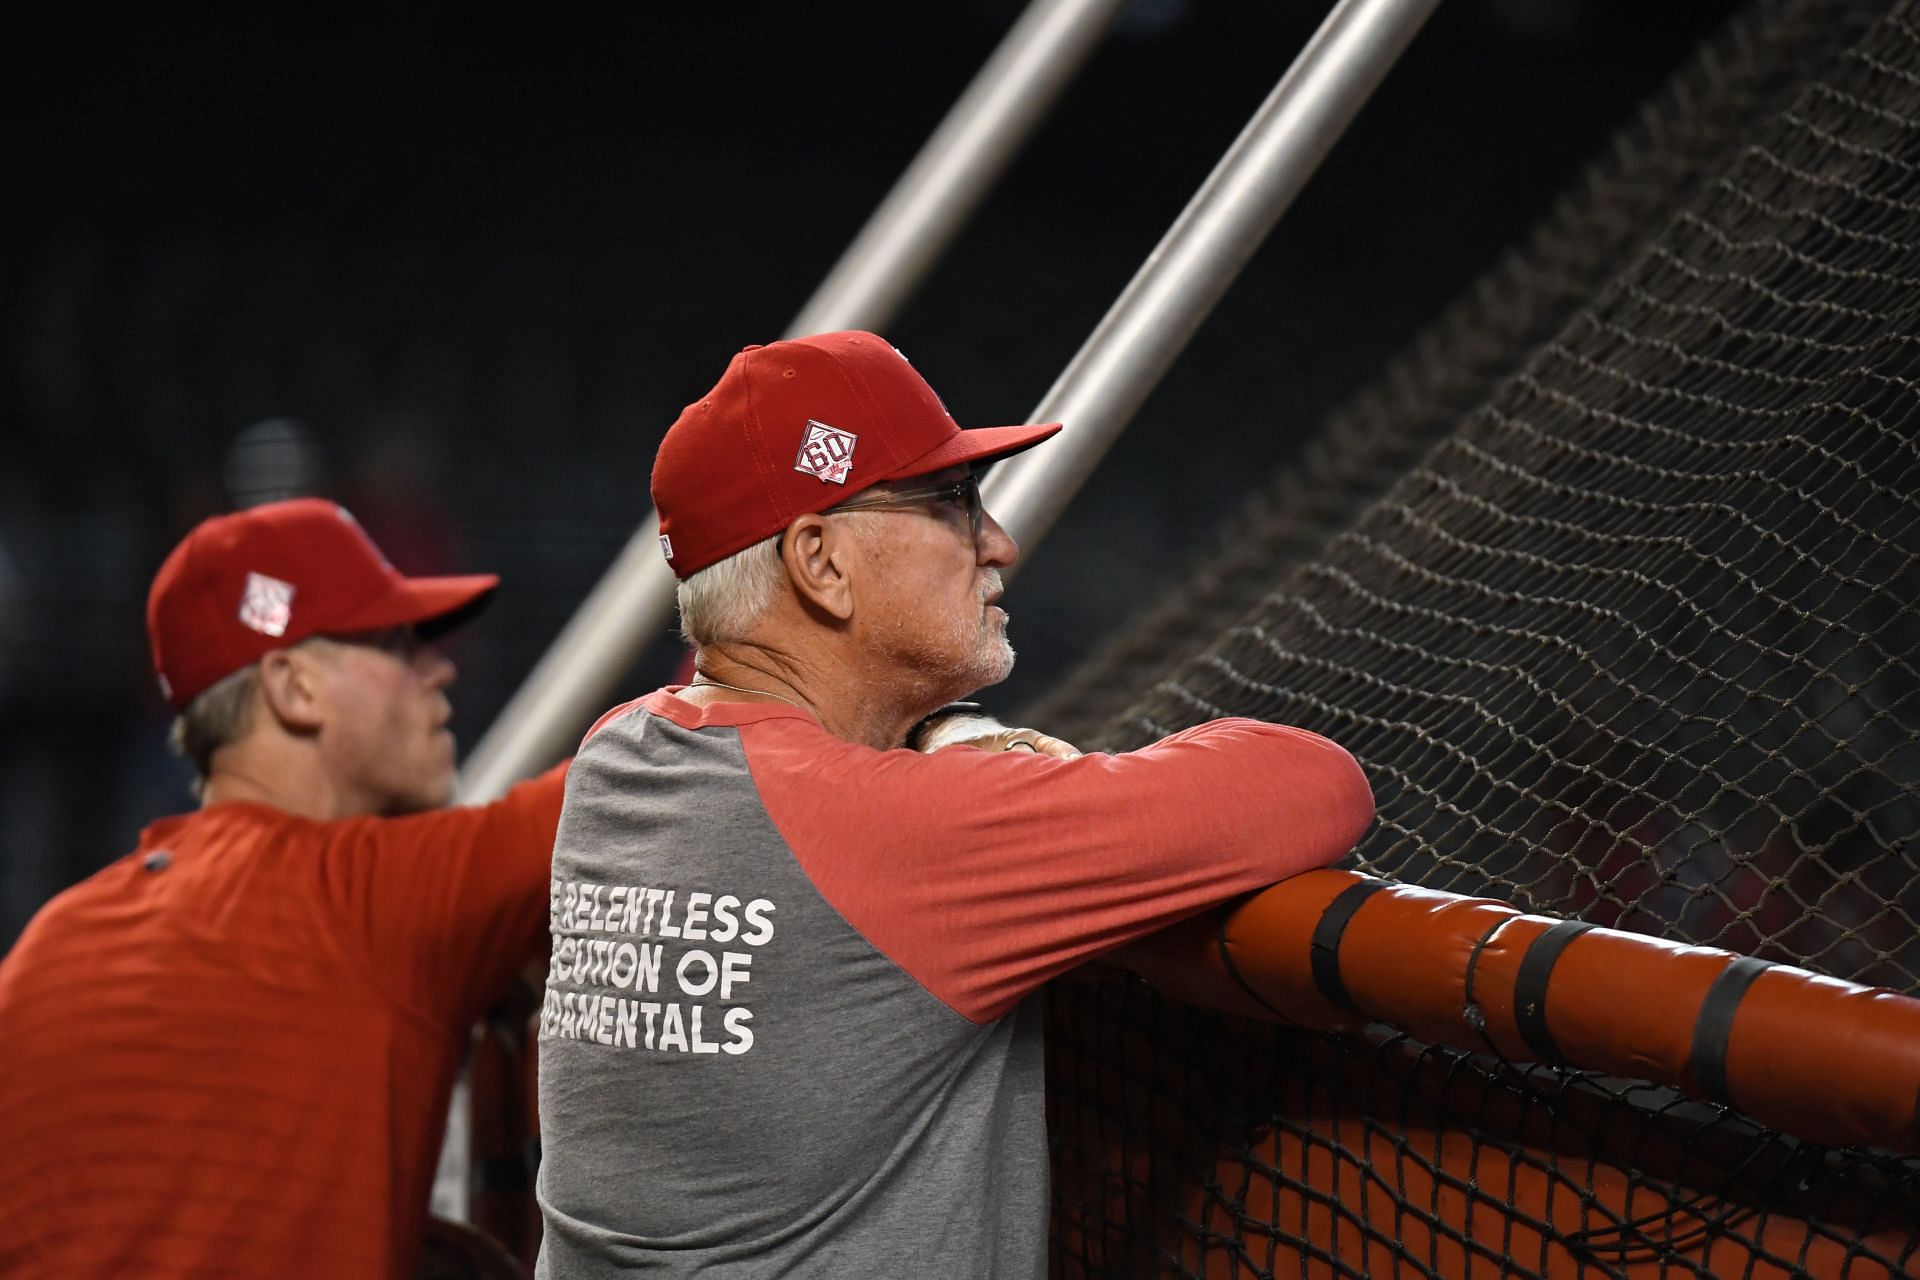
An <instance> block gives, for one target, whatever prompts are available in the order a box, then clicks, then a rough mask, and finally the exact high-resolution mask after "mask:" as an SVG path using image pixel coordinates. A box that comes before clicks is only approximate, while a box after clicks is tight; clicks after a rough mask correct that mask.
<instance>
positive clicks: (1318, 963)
mask: <svg viewBox="0 0 1920 1280" xmlns="http://www.w3.org/2000/svg"><path fill="white" fill-rule="evenodd" d="M1386 887H1387V882H1386V881H1385V880H1361V881H1358V882H1357V883H1355V884H1350V885H1348V886H1347V887H1346V888H1344V889H1342V890H1341V891H1340V892H1339V893H1338V894H1337V895H1336V896H1335V897H1334V899H1333V901H1332V902H1329V903H1328V904H1327V909H1326V910H1325V911H1323V912H1321V913H1320V923H1319V924H1316V925H1314V926H1313V941H1312V943H1311V951H1310V952H1309V957H1308V958H1309V959H1310V960H1311V961H1312V963H1313V985H1314V986H1316V987H1318V988H1320V994H1321V995H1323V996H1325V997H1326V998H1327V999H1329V1000H1331V1001H1333V1002H1334V1003H1335V1004H1337V1005H1339V1006H1340V1007H1341V1008H1342V1009H1352V1010H1353V1011H1354V1012H1355V1013H1361V1012H1364V1010H1362V1009H1361V1008H1360V1007H1359V1006H1358V1005H1356V1004H1354V1002H1353V997H1352V996H1350V995H1348V994H1347V984H1346V983H1345V982H1343V981H1341V980H1340V939H1341V936H1342V935H1344V934H1345V933H1346V931H1347V925H1348V924H1349V923H1351V922H1352V920H1353V913H1354V912H1356V911H1358V910H1359V909H1360V904H1362V903H1363V902H1365V901H1366V900H1367V899H1368V898H1371V897H1372V896H1373V895H1374V894H1376V893H1378V892H1380V891H1381V890H1382V889H1384V888H1386Z"/></svg>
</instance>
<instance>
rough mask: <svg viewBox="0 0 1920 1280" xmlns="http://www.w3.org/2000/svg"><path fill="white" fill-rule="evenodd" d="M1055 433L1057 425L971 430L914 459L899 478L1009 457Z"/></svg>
mask: <svg viewBox="0 0 1920 1280" xmlns="http://www.w3.org/2000/svg"><path fill="white" fill-rule="evenodd" d="M1059 430H1060V424H1059V423H1057V422H1044V423H1041V424H1039V425H1038V426H1031V427H973V428H970V429H969V430H966V431H962V432H961V433H960V434H959V435H956V436H954V437H953V438H952V439H950V440H948V441H946V442H945V443H944V444H942V445H940V446H939V447H938V448H936V449H934V450H933V451H932V452H930V453H927V454H925V455H923V456H921V457H919V458H916V459H915V460H914V462H913V469H912V470H911V471H903V472H901V473H900V475H903V476H905V475H925V474H926V473H928V472H929V471H944V470H946V469H947V468H948V467H964V466H967V465H969V464H971V463H977V462H993V461H995V460H996V459H999V458H1006V457H1011V456H1012V455H1013V454H1016V453H1019V452H1020V451H1021V450H1022V449H1031V448H1033V446H1035V445H1037V444H1039V443H1040V442H1041V441H1042V440H1045V439H1046V438H1047V437H1048V436H1051V435H1053V434H1055V433H1056V432H1058V431H1059ZM890 478H893V479H898V478H899V477H897V476H896V477H890Z"/></svg>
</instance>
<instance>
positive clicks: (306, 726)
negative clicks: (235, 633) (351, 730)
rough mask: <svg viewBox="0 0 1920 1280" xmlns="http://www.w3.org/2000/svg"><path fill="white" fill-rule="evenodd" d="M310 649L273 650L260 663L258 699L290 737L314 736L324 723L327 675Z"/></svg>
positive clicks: (318, 658) (319, 657) (317, 657)
mask: <svg viewBox="0 0 1920 1280" xmlns="http://www.w3.org/2000/svg"><path fill="white" fill-rule="evenodd" d="M321 668H322V660H321V656H320V655H319V654H318V653H316V652H314V651H313V650H311V649H302V648H293V649H276V650H274V651H273V652H272V653H269V654H268V655H266V656H265V657H264V658H262V659H260V696H261V697H262V699H264V700H265V702H266V705H267V710H268V712H269V713H271V714H272V716H273V718H274V719H276V720H278V721H279V722H280V724H281V726H282V727H284V728H285V729H286V730H287V731H288V732H289V733H313V732H315V731H316V730H318V729H319V728H320V726H321V723H322V722H323V721H324V720H325V719H326V714H325V712H326V675H327V673H326V672H325V671H323V670H322V669H321Z"/></svg>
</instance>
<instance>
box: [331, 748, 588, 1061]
mask: <svg viewBox="0 0 1920 1280" xmlns="http://www.w3.org/2000/svg"><path fill="white" fill-rule="evenodd" d="M566 770H567V766H566V765H565V764H561V765H557V766H555V767H554V768H553V769H550V770H548V771H547V772H546V773H543V774H541V775H540V776H538V777H536V778H532V779H530V780H528V781H526V782H523V783H521V784H519V785H518V786H516V787H514V788H513V789H512V790H510V791H508V792H507V794H506V795H504V796H502V797H501V798H500V799H498V800H496V801H494V802H493V803H491V804H486V805H476V806H472V807H462V808H453V809H442V810H437V811H435V812H432V813H422V814H414V815H411V816H408V817H403V818H362V819H355V820H354V821H353V822H351V823H346V824H342V825H343V827H345V828H347V829H346V830H345V831H343V832H342V834H341V838H340V839H338V840H337V841H336V842H335V848H334V850H333V851H332V852H333V857H332V858H331V859H330V861H329V863H328V866H327V870H326V876H327V880H328V883H327V887H326V892H327V893H328V896H329V897H330V899H331V900H332V902H333V904H334V906H335V909H336V911H337V913H338V915H339V918H340V920H341V922H342V928H343V929H344V930H345V931H346V932H347V934H348V935H349V936H350V937H351V938H352V939H353V940H354V942H355V943H356V944H357V946H358V949H360V950H361V951H362V952H363V953H364V954H366V955H367V956H368V957H369V959H370V962H371V964H372V966H373V969H374V973H373V977H374V980H375V981H376V982H378V983H379V984H380V985H381V986H382V987H383V988H384V989H386V990H387V991H388V992H390V993H391V994H392V995H393V996H394V998H395V999H397V1000H398V1001H400V1002H401V1003H402V1004H404V1005H406V1006H407V1007H408V1008H410V1009H412V1010H414V1011H415V1012H416V1013H419V1014H420V1015H421V1016H423V1017H427V1018H429V1019H432V1020H434V1021H439V1022H444V1023H446V1024H447V1025H449V1026H452V1027H456V1028H457V1027H464V1026H465V1025H467V1024H468V1023H470V1022H471V1021H473V1019H474V1018H476V1017H478V1016H479V1015H480V1013H482V1012H483V1011H484V1010H485V1008H486V1005H487V1002H488V1001H490V1000H492V999H493V998H494V997H495V996H497V995H498V994H499V993H500V992H501V991H502V990H503V989H505V987H506V985H507V982H508V980H509V979H510V978H511V977H512V976H513V974H514V973H516V972H517V971H518V970H519V969H521V968H522V967H523V966H524V965H526V964H527V963H528V962H529V961H530V960H532V959H534V958H535V957H537V956H538V955H540V954H542V953H543V952H544V950H545V948H546V940H547V884H548V878H549V874H550V870H551V866H552V859H553V839H554V832H555V829H556V828H557V826H558V825H559V820H560V805H561V799H562V793H563V784H564V780H565V776H566Z"/></svg>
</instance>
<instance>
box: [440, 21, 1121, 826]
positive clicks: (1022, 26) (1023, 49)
mask: <svg viewBox="0 0 1920 1280" xmlns="http://www.w3.org/2000/svg"><path fill="white" fill-rule="evenodd" d="M1121 3H1122V0H1033V3H1031V4H1030V5H1029V6H1028V7H1027V9H1026V10H1025V11H1024V12H1023V13H1022V14H1021V15H1020V17H1019V19H1017V20H1016V21H1015V23H1014V25H1013V26H1012V27H1011V28H1009V29H1008V31H1007V34H1006V36H1005V37H1004V38H1003V39H1002V40H1001V42H1000V44H999V46H998V47H997V48H996V49H995V50H994V52H993V54H992V56H990V57H989V58H988V60H987V62H986V65H985V66H983V67H982V68H981V69H980V72H979V74H978V75H976V76H975V77H974V79H973V82H972V83H971V84H969V85H968V86H967V88H966V90H965V92H963V93H962V94H961V96H960V98H959V100H958V101H957V102H955V103H954V105H953V107H952V109H951V110H950V111H949V112H948V113H947V116H946V118H945V119H944V120H943V121H942V122H941V123H940V126H939V127H938V128H937V129H936V130H935V131H934V133H933V136H932V137H930V138H929V139H928V140H927V142H926V145H925V146H923V147H922V148H921V149H920V153H919V155H917V156H916V157H915V158H914V160H913V163H912V164H910V165H909V166H908V167H907V171H906V172H905V173H904V174H902V175H901V177H900V179H899V181H898V182H897V183H895V185H894V188H893V190H892V191H891V192H890V193H889V194H888V196H887V198H886V199H885V200H884V201H883V202H882V203H881V205H880V207H879V208H878V209H876V210H875V211H874V213H873V216H872V217H871V218H870V219H868V221H867V225H866V226H865V227H864V228H863V229H862V230H861V232H860V234H859V235H858V236H856V237H855V239H854V241H853V244H852V245H851V246H849V247H848V249H847V251H846V253H845V254H843V255H842V256H841V259H840V261H839V262H838V263H837V264H835V266H834V268H833V270H832V271H830V272H829V273H828V275H827V278H826V280H825V281H824V282H822V284H821V285H820V287H819V288H818V289H817V290H815V291H814V295H813V297H812V298H811V299H810V300H809V301H808V302H807V304H806V306H805V307H803V308H802V309H801V312H800V314H799V315H798V316H797V317H795V319H794V321H793V323H792V324H791V325H790V326H788V328H787V331H786V332H787V333H788V335H790V336H792V335H803V334H809V333H825V332H829V331H832V330H836V329H879V328H882V327H884V326H885V325H886V324H887V323H888V322H889V321H890V320H891V319H892V318H893V314H894V311H895V310H896V309H897V308H898V307H899V306H900V304H901V302H902V301H904V300H905V298H906V297H907V295H908V294H909V293H910V292H911V291H912V289H913V288H914V286H916V285H917V284H919V282H920V280H921V279H922V277H924V276H925V274H926V272H927V270H928V269H929V268H930V267H931V266H932V264H933V263H934V262H935V261H936V260H937V259H938V258H939V256H940V253H941V252H942V251H943V250H944V249H945V248H946V246H947V244H948V243H949V242H950V241H951V240H952V239H953V236H954V234H955V233H956V232H957V231H958V230H959V228H960V226H961V225H962V224H963V223H964V222H965V220H966V218H967V216H968V215H969V214H970V213H972V211H973V210H974V209H975V208H976V207H977V206H978V204H979V202H980V201H981V199H982V198H983V197H984V196H985V194H986V192H987V189H988V188H989V187H990V186H991V184H992V183H993V181H994V180H995V179H996V178H997V177H998V176H999V175H1000V173H1001V171H1002V170H1004V169H1005V167H1006V165H1007V162H1008V161H1009V160H1010V159H1011V158H1012V157H1013V155H1014V154H1015V153H1016V152H1017V151H1018V150H1019V148H1020V146H1021V144H1022V143H1023V142H1024V141H1025V140H1026V138H1027V136H1028V135H1029V134H1031V133H1032V131H1033V129H1034V126H1035V125H1037V124H1038V123H1039V121H1040V120H1041V119H1042V118H1043V117H1044V116H1045V114H1046V111H1047V109H1048V108H1049V107H1050V106H1051V105H1052V104H1053V102H1054V101H1055V99H1057V98H1058V97H1059V95H1060V93H1061V91H1062V90H1064V89H1065V87H1066V85H1067V83H1068V82H1069V81H1070V80H1071V79H1072V78H1073V75H1074V73H1075V72H1076V71H1077V70H1078V69H1079V67H1080V66H1081V64H1082V63H1084V62H1085V61H1086V58H1087V56H1088V54H1090V53H1091V52H1092V50H1093V47H1094V45H1095V44H1096V43H1098V41H1099V38H1100V36H1101V35H1102V34H1103V33H1104V32H1105V30H1106V28H1107V26H1108V24H1109V23H1110V22H1111V20H1112V18H1113V16H1114V14H1115V13H1116V12H1117V11H1118V10H1119V8H1120V5H1121ZM659 535H660V520H659V516H658V515H657V514H653V513H649V514H648V516H647V520H646V522H645V523H644V524H642V525H641V527H640V528H639V530H637V531H636V532H635V533H634V535H633V537H632V538H631V539H629V540H628V542H627V545H626V546H625V547H624V548H623V549H622V550H621V552H620V554H619V556H618V557H617V558H616V559H615V560H614V562H613V564H612V565H611V566H610V567H609V568H608V569H607V571H606V573H605V574H603V575H602V576H601V578H600V581H599V583H598V584H596V585H595V587H594V589H593V590H592V592H591V593H589V594H588V596H587V598H586V600H585V601H584V602H583V603H582V604H581V606H580V608H579V609H578V610H577V611H576V612H575V613H574V615H573V617H572V618H571V619H570V620H569V621H568V622H567V625H566V626H565V627H564V628H562V630H561V632H560V635H559V636H558V637H557V638H556V639H555V640H554V642H553V644H552V646H551V647H549V648H548V650H547V652H546V653H545V654H543V655H542V656H541V658H540V661H539V662H538V663H536V664H535V665H534V668H533V670H532V672H530V673H529V674H528V676H527V678H526V680H525V681H524V682H523V683H522V684H521V686H520V688H519V689H518V690H516V691H515V692H514V695H513V697H512V698H511V699H509V700H508V702H507V705H506V706H505V707H504V708H502V709H501V712H500V714H499V715H498V716H497V717H496V718H495V719H494V722H493V724H492V725H491V726H490V727H489V728H488V730H487V732H486V734H485V735H484V736H482V737H481V739H480V741H479V742H478V743H476V744H475V745H474V748H473V750H472V751H471V752H469V753H468V755H467V759H466V762H465V764H463V765H462V767H461V770H460V779H459V786H458V794H459V798H460V801H461V803H464V804H479V803H484V802H485V801H488V800H491V799H493V798H495V797H496V796H498V795H500V794H501V793H502V792H504V791H505V790H506V789H507V788H508V787H510V786H512V785H513V784H514V783H515V782H517V781H519V780H520V779H522V778H524V777H527V776H529V775H530V774H532V773H534V772H535V771H536V770H538V769H541V768H543V767H544V766H545V765H546V764H548V763H549V762H551V761H554V760H558V759H559V758H560V757H561V756H563V755H565V754H566V753H567V752H569V751H571V750H572V749H573V746H574V744H575V742H576V741H578V738H579V735H580V733H581V732H582V731H583V730H584V729H585V728H586V726H587V725H588V723H590V722H591V720H592V718H593V716H595V715H597V714H598V713H599V712H601V711H603V710H605V708H606V706H607V703H608V702H609V700H610V699H611V698H612V697H613V696H614V690H615V687H616V686H617V685H618V683H619V681H620V679H621V677H622V676H624V675H625V674H626V673H627V672H628V671H629V670H631V669H632V667H633V664H634V663H635V662H637V661H638V660H639V658H640V655H641V654H643V653H644V652H645V651H646V649H647V646H649V645H650V644H652V643H653V642H654V640H655V639H656V638H658V636H659V635H660V633H661V632H662V631H664V630H665V629H666V627H667V625H668V622H669V620H670V619H671V618H672V616H673V602H674V578H673V573H672V571H671V570H670V569H668V568H667V564H666V561H665V560H664V559H662V557H661V555H660V545H659Z"/></svg>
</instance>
